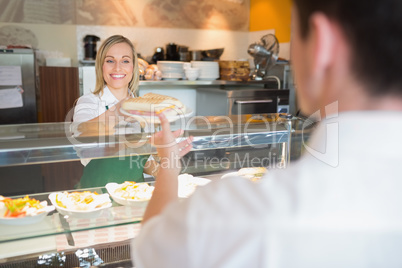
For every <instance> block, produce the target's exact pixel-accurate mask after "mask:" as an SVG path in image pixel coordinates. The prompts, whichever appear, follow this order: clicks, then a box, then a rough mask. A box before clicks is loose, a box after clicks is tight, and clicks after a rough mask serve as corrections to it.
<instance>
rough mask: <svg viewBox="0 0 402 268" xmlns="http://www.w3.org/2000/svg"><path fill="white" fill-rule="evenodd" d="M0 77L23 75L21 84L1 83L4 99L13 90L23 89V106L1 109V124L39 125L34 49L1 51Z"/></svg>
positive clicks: (0, 91) (0, 87)
mask: <svg viewBox="0 0 402 268" xmlns="http://www.w3.org/2000/svg"><path fill="white" fill-rule="evenodd" d="M0 72H3V74H2V73H0V75H6V74H5V72H10V74H11V75H19V72H20V75H21V82H22V83H21V84H14V82H13V81H12V79H10V83H9V84H8V83H4V80H5V78H4V77H3V78H1V79H2V80H3V81H2V82H1V83H0V94H1V93H3V94H2V95H4V96H2V98H4V97H8V95H9V94H8V93H7V94H5V92H10V90H11V89H15V88H17V87H20V89H22V90H21V91H20V92H21V96H22V106H21V107H12V108H1V107H0V124H2V125H4V124H24V123H37V122H38V116H37V98H36V91H37V87H36V76H35V53H34V51H33V50H32V49H0Z"/></svg>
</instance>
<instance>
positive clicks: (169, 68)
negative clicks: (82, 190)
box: [157, 61, 186, 80]
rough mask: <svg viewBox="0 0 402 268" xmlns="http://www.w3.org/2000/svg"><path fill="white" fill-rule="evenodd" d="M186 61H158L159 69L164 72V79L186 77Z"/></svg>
mask: <svg viewBox="0 0 402 268" xmlns="http://www.w3.org/2000/svg"><path fill="white" fill-rule="evenodd" d="M183 64H184V62H182V61H158V63H157V65H158V70H160V71H161V72H162V79H163V80H179V79H183V78H185V77H186V76H185V74H184V68H183Z"/></svg>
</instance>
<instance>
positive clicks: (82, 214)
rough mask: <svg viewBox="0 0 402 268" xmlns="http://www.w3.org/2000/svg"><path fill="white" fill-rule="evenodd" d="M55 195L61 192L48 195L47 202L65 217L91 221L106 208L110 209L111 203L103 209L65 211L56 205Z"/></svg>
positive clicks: (65, 209)
mask: <svg viewBox="0 0 402 268" xmlns="http://www.w3.org/2000/svg"><path fill="white" fill-rule="evenodd" d="M57 194H61V192H58V193H51V194H50V195H49V200H50V202H52V205H53V206H55V208H56V210H57V211H58V212H59V213H60V214H62V215H65V216H70V217H75V218H80V219H91V218H96V217H99V216H100V214H101V213H102V210H104V209H106V208H110V207H111V206H112V202H110V203H108V204H106V205H104V206H103V207H100V208H95V209H91V210H75V209H67V208H63V207H60V206H59V205H57V202H56V196H57Z"/></svg>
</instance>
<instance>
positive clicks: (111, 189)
mask: <svg viewBox="0 0 402 268" xmlns="http://www.w3.org/2000/svg"><path fill="white" fill-rule="evenodd" d="M120 185H121V184H118V183H115V182H110V183H108V184H106V186H105V187H106V190H107V191H108V193H109V195H110V196H111V197H112V198H113V200H114V201H115V202H116V203H118V204H120V205H123V206H132V207H141V208H144V207H146V206H147V205H148V202H149V199H143V200H134V199H126V198H122V197H120V196H118V195H116V194H115V190H116V189H117V188H118V187H120Z"/></svg>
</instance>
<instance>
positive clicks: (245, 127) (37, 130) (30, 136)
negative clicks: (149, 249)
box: [0, 114, 310, 266]
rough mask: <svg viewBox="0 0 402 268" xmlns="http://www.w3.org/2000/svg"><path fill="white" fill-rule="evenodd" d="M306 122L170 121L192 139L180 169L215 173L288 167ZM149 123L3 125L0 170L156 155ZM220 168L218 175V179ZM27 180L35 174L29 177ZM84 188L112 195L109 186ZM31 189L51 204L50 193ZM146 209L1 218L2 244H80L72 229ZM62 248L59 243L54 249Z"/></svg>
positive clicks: (132, 218) (124, 219)
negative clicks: (31, 219)
mask: <svg viewBox="0 0 402 268" xmlns="http://www.w3.org/2000/svg"><path fill="white" fill-rule="evenodd" d="M304 123H305V121H304V120H302V119H300V118H297V117H293V116H291V115H288V114H264V115H258V116H257V115H240V116H230V117H229V116H210V117H191V118H183V119H180V120H177V121H175V122H172V123H171V127H172V129H173V130H175V129H184V135H183V136H185V137H187V136H190V135H191V136H193V137H194V139H193V149H192V151H191V152H190V153H189V154H188V155H187V156H186V157H184V158H183V159H182V167H183V170H182V172H183V173H191V174H197V175H199V174H201V175H202V176H203V177H208V178H210V179H216V178H220V175H221V174H222V172H230V171H233V170H236V169H238V168H241V167H247V166H256V165H257V166H258V165H260V166H266V167H267V168H270V167H273V165H277V166H276V167H273V168H277V167H280V168H286V166H287V165H289V163H290V162H291V160H293V159H297V158H298V156H299V155H300V154H301V151H302V150H301V144H302V143H303V142H304V140H305V139H306V137H308V133H309V131H305V130H307V129H309V128H310V127H308V128H305V124H304ZM145 124H146V126H144V124H143V125H142V128H141V129H149V130H150V131H149V132H145V131H139V132H137V133H135V131H133V127H132V125H131V123H128V124H125V125H124V126H119V127H116V128H113V130H112V131H109V132H107V131H105V126H103V125H101V124H98V123H96V124H87V125H86V126H85V128H82V126H78V125H75V124H73V123H70V122H63V123H47V124H24V125H4V126H0V169H1V168H6V167H7V168H10V167H15V168H18V167H22V166H30V165H43V164H49V163H60V162H69V161H77V160H82V159H94V158H108V157H116V156H118V157H122V158H124V157H129V156H131V155H149V154H151V155H154V157H155V159H157V158H158V157H157V154H156V149H155V147H153V146H151V145H150V143H149V142H148V140H149V138H150V136H151V135H152V134H153V132H154V131H155V130H156V131H157V130H159V128H160V126H159V125H158V124H153V123H152V122H146V123H145ZM302 128H305V129H303V134H304V137H302V138H300V136H301V135H300V133H301V129H302ZM179 139H180V138H179ZM257 160H258V161H260V162H258V161H257ZM264 161H265V162H264ZM214 174H218V175H219V176H215V177H214ZM24 179H25V180H26V181H29V180H30V178H29V177H27V178H24ZM150 180H151V181H152V178H151V179H150ZM150 183H151V184H152V182H150ZM81 190H89V191H96V192H98V193H107V190H106V189H105V187H98V188H91V189H81ZM68 191H74V189H68ZM0 194H3V195H4V193H0ZM25 194H28V195H29V197H31V198H35V199H37V200H39V201H43V200H46V201H48V202H49V203H50V200H49V194H50V192H40V193H30V192H26V193H24V195H25ZM10 197H11V198H18V197H20V196H10ZM143 213H144V207H130V206H122V205H119V204H118V203H116V202H114V201H113V200H112V206H111V207H110V208H107V209H104V210H103V211H102V212H101V213H100V214H99V215H97V217H96V219H78V218H74V217H69V216H62V215H61V214H59V213H58V212H57V211H56V210H55V211H52V212H50V213H49V214H48V215H47V216H46V217H45V218H44V219H43V220H42V221H40V222H38V223H33V224H25V225H21V226H18V225H7V224H4V222H3V223H0V225H1V228H0V249H2V250H4V249H5V248H7V247H8V245H9V244H10V243H11V244H14V245H15V244H16V245H19V244H21V245H22V244H26V243H27V241H31V240H32V239H38V238H39V239H41V238H46V237H48V238H49V237H51V238H53V237H60V236H62V237H63V239H64V240H65V241H64V242H65V243H67V244H68V245H69V246H70V247H71V248H75V247H74V242H72V241H71V239H72V240H74V238H72V237H71V234H72V233H73V234H74V233H81V232H85V231H94V230H100V229H107V228H110V227H118V226H128V225H130V226H131V225H132V224H137V223H140V222H141V218H142V215H143ZM59 239H60V238H59ZM43 251H44V252H49V250H43ZM58 251H60V248H58V247H54V248H52V249H51V250H50V252H58ZM42 253H43V252H41V251H40V250H38V252H35V254H36V255H40V254H42ZM30 254H32V252H31V253H30ZM1 255H2V256H0V258H2V259H3V260H7V259H9V260H12V261H16V260H20V259H24V258H25V257H24V256H25V255H24V253H23V252H21V253H16V254H4V253H2V254H1ZM0 266H1V264H0Z"/></svg>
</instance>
